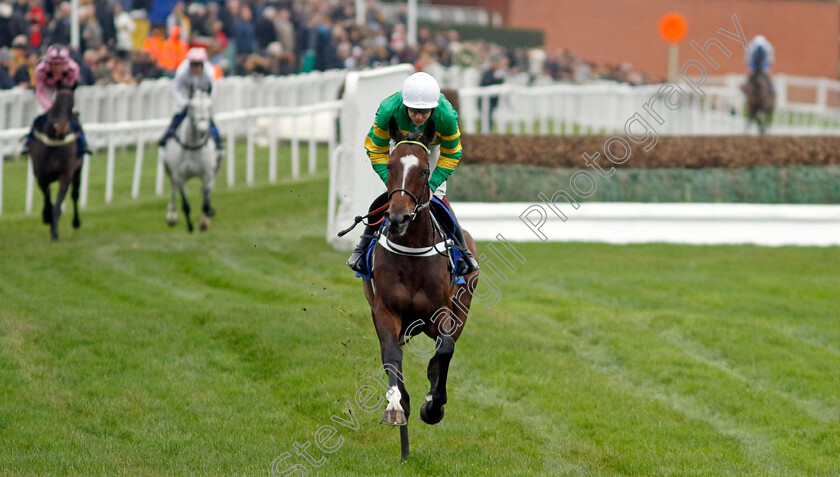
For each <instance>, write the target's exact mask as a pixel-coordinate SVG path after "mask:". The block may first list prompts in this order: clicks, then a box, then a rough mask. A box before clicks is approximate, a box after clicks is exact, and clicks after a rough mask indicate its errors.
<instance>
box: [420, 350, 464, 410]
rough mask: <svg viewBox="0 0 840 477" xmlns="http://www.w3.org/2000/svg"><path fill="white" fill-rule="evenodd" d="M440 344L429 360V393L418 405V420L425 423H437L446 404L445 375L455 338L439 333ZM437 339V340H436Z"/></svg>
mask: <svg viewBox="0 0 840 477" xmlns="http://www.w3.org/2000/svg"><path fill="white" fill-rule="evenodd" d="M439 338H440V346H438V348H437V350H436V351H435V355H434V356H432V359H431V360H430V361H429V367H428V369H427V370H426V376H427V377H428V378H429V384H430V387H429V394H427V395H426V402H425V403H423V405H422V406H420V420H421V421H423V422H425V423H426V424H439V423H440V421H441V420H443V405H444V404H446V377H447V375H448V374H449V363H450V362H451V361H452V355H453V354H454V353H455V339H454V338H453V337H451V336H446V335H441V336H440V337H439ZM436 341H437V340H436Z"/></svg>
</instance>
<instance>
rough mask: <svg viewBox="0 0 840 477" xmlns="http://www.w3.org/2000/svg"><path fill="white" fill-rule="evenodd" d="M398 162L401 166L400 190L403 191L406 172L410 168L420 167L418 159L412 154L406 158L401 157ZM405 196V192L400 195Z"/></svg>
mask: <svg viewBox="0 0 840 477" xmlns="http://www.w3.org/2000/svg"><path fill="white" fill-rule="evenodd" d="M400 162H401V163H402V166H403V180H402V186H401V188H403V189H405V180H406V178H407V177H408V171H410V170H411V168H412V167H417V166H418V165H420V159H418V158H417V156H415V155H414V154H409V155H407V156H403V157H401V158H400ZM402 194H403V195H405V192H403V193H402Z"/></svg>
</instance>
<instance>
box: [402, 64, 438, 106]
mask: <svg viewBox="0 0 840 477" xmlns="http://www.w3.org/2000/svg"><path fill="white" fill-rule="evenodd" d="M439 98H440V86H438V83H437V81H436V80H435V79H434V77H432V75H430V74H429V73H423V72H422V71H421V72H419V73H414V74H413V75H411V76H409V77H408V78H406V79H405V82H403V86H402V100H403V104H404V105H405V106H406V107H407V108H412V109H433V108H436V107H437V106H438V99H439Z"/></svg>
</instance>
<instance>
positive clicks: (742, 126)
mask: <svg viewBox="0 0 840 477" xmlns="http://www.w3.org/2000/svg"><path fill="white" fill-rule="evenodd" d="M738 78H740V79H739V81H738V82H735V81H733V80H734V79H735V78H734V77H733V78H731V79H724V80H723V81H721V82H723V83H727V82H729V83H732V84H729V85H723V86H715V85H708V86H703V87H702V90H703V94H702V95H701V94H698V93H694V92H692V91H691V89H690V88H688V87H684V91H685V95H683V94H682V93H677V94H678V95H679V96H678V97H682V98H683V99H682V101H681V103H680V105H679V106H678V107H676V108H674V109H670V108H668V107H665V106H664V101H665V99H666V98H665V95H663V91H661V90H660V88H661V86H660V85H645V86H630V85H627V84H618V83H612V82H604V83H599V84H586V85H574V84H550V85H540V86H518V85H513V84H503V85H497V86H488V87H480V88H475V87H473V88H461V89H459V90H458V100H459V103H460V104H459V113H460V117H461V119H462V124H463V128H464V130H465V132H469V133H475V132H482V133H488V132H491V131H493V130H498V131H499V132H512V133H524V134H612V133H623V132H624V127H625V123H626V122H627V121H628V120H629V119H630V118H631V117H633V115H634V114H636V113H639V114H641V115H643V116H644V117H645V119H646V120H647V121H649V122H650V123H651V124H652V125H653V127H654V129H656V131H657V133H658V134H666V135H723V134H726V135H731V134H745V133H754V132H755V127H753V128H749V127H748V124H747V120H746V118H745V117H744V116H743V108H744V95H743V93H742V92H741V91H740V89H739V88H738V86H739V85H740V81H742V80H743V77H738ZM794 84H796V85H799V84H809V83H806V82H805V81H804V79H802V78H797V79H796V82H794V81H793V80H792V79H791V77H784V76H782V85H783V87H780V88H779V91H780V93H779V96H780V97H781V99H780V101H779V102H778V105H777V108H776V111H777V115H779V114H784V113H787V114H788V116H787V118H788V119H790V121H788V124H774V125H773V126H772V127H771V129H770V133H771V134H778V135H782V134H793V135H815V134H820V135H835V134H840V111H838V110H837V109H836V108H834V107H832V106H830V105H828V104H827V103H826V99H827V98H828V97H829V95H828V92H829V91H833V92H838V91H840V82H830V81H828V80H825V81H823V80H815V81H814V82H813V86H814V87H815V88H817V89H816V92H817V94H816V98H817V99H818V100H820V101H822V102H821V103H810V104H809V103H801V102H799V103H793V102H790V101H788V100H787V97H788V96H787V94H788V93H787V88H789V87H791V85H794ZM670 91H673V90H665V93H669V92H670ZM491 100H494V101H498V105H497V107H496V109H495V110H494V111H493V115H492V117H491V115H490V114H489V111H490V104H491ZM645 105H649V108H652V109H653V110H654V111H655V112H656V114H658V115H659V116H661V118H662V119H663V120H664V122H663V123H662V124H656V123H655V122H654V118H653V116H652V114H651V113H650V111H646V110H645V109H644V106H645ZM494 123H495V125H496V126H497V129H493V128H491V126H492V125H493V124H494Z"/></svg>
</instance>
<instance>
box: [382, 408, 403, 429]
mask: <svg viewBox="0 0 840 477" xmlns="http://www.w3.org/2000/svg"><path fill="white" fill-rule="evenodd" d="M380 423H382V424H385V425H388V426H404V425H406V424H408V420H406V418H405V413H404V412H403V411H398V410H396V409H391V410H390V411H385V414H383V415H382V421H380Z"/></svg>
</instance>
